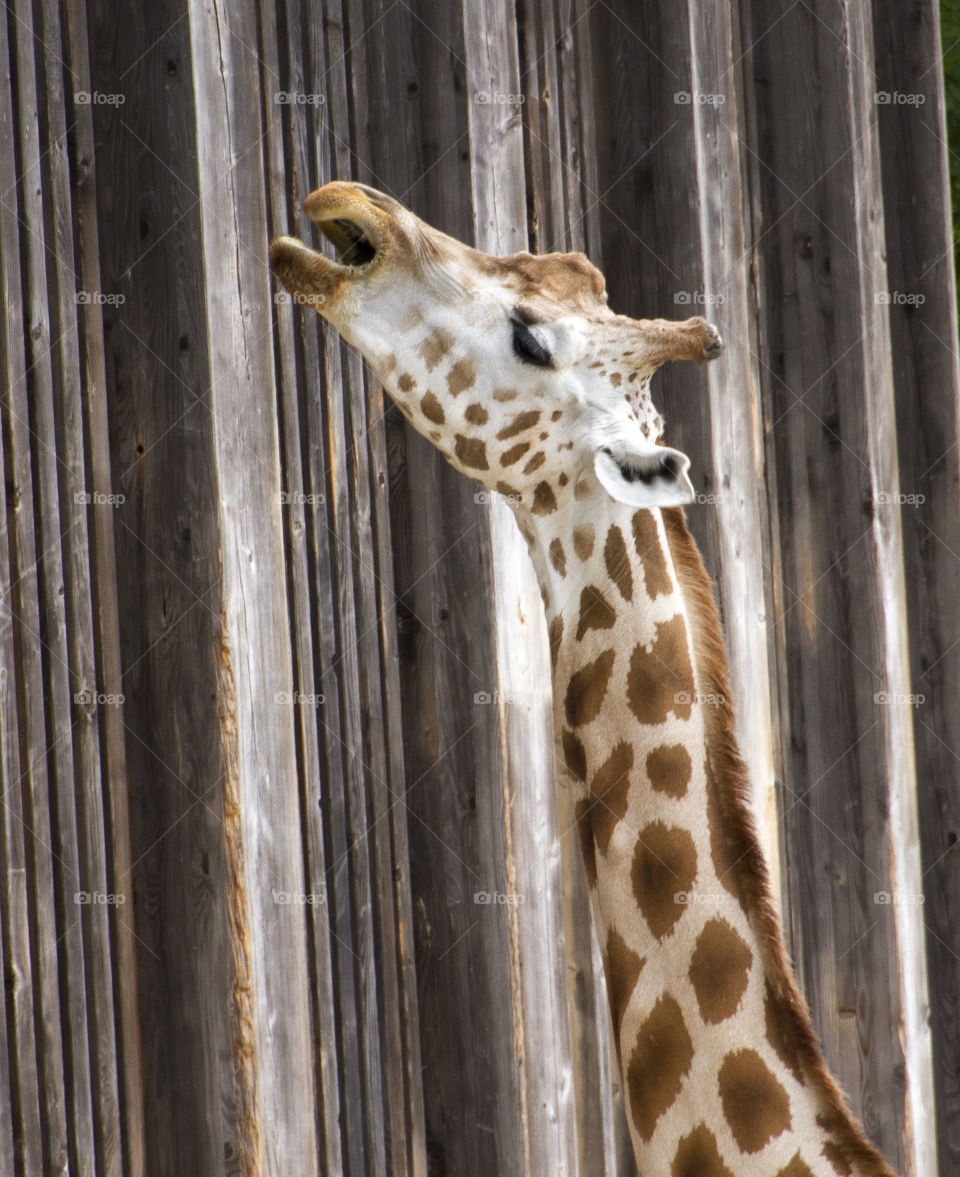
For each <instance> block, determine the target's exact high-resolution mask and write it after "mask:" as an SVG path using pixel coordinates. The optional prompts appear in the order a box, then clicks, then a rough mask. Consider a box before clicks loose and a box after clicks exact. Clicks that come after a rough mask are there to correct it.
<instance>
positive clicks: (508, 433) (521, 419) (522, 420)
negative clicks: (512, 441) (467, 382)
mask: <svg viewBox="0 0 960 1177" xmlns="http://www.w3.org/2000/svg"><path fill="white" fill-rule="evenodd" d="M494 395H496V394H494ZM539 420H540V414H539V413H538V412H537V411H536V409H528V410H527V412H525V413H517V415H516V417H514V419H513V420H512V421H511V422H510V424H509V425H504V427H503V428H502V429H501V430H500V432H499V433H498V434H497V440H498V441H506V440H507V438H508V437H516V436H517V434H518V433H523V431H524V430H525V429H532V428H533V426H534V425H536V423H537V422H538V421H539Z"/></svg>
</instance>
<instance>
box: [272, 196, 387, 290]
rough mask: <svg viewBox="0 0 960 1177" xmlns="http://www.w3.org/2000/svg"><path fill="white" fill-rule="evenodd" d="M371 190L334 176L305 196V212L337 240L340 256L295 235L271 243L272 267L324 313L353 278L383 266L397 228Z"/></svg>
mask: <svg viewBox="0 0 960 1177" xmlns="http://www.w3.org/2000/svg"><path fill="white" fill-rule="evenodd" d="M372 191H373V190H372V189H366V188H365V187H364V186H363V185H360V184H347V183H342V182H336V181H335V182H333V183H330V184H325V185H324V186H323V187H322V188H318V189H317V190H316V192H312V193H311V194H310V195H309V196H308V197H307V199H306V200H305V201H304V204H303V208H304V212H306V214H307V216H308V217H309V218H310V220H311V221H313V223H314V224H315V225H316V226H317V228H318V229H319V230H320V232H321V233H322V234H323V236H324V237H325V238H326V239H327V241H329V242H330V244H331V245H332V246H333V248H334V250H335V255H336V256H335V257H329V256H327V255H326V254H324V253H321V252H319V251H318V250H315V249H312V248H311V247H310V246H309V245H306V244H305V243H304V242H303V241H300V240H299V239H298V238H296V237H278V238H276V239H275V240H274V241H272V242H271V243H270V269H271V270H272V271H273V273H274V274H275V275H276V276H277V278H278V279H279V280H280V282H281V283H282V284H283V285H284V286H285V287H286V289H287V290H288V291H289V292H290V293H291V294H292V295H293V297H294V298H295V299H296V300H297V301H298V302H301V303H304V304H307V305H310V306H313V307H314V309H315V310H318V311H321V313H323V311H324V308H325V307H328V304H329V303H331V302H333V301H336V300H338V299H339V298H340V297H341V296H342V294H343V293H344V290H345V287H346V286H347V285H348V284H350V283H353V282H356V281H358V280H360V279H364V278H366V277H369V275H370V273H371V271H372V270H374V269H375V268H377V267H378V266H379V263H380V261H381V260H382V258H383V256H384V254H385V253H386V251H387V247H388V246H389V244H390V242H391V241H392V238H393V233H392V226H391V215H390V213H389V212H388V211H387V210H386V209H382V208H380V207H378V205H377V204H376V203H374V201H373V200H371V199H370V196H369V195H368V192H371V193H372ZM378 195H379V194H378Z"/></svg>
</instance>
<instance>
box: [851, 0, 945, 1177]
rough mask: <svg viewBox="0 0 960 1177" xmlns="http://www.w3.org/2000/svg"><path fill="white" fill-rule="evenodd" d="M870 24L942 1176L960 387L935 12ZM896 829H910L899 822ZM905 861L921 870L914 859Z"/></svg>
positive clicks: (919, 1087)
mask: <svg viewBox="0 0 960 1177" xmlns="http://www.w3.org/2000/svg"><path fill="white" fill-rule="evenodd" d="M873 16H874V20H873V37H874V59H875V64H876V89H877V93H878V94H879V93H882V94H884V95H886V94H902V95H909V96H915V97H914V98H913V100H912V101H910V102H907V103H895V102H890V103H882V104H878V110H877V133H878V135H879V140H880V154H881V163H882V182H883V202H884V213H885V216H884V228H885V232H884V242H885V246H886V260H887V282H888V287H889V290H890V291H899V292H900V293H901V295H903V296H905V298H904V299H902V300H898V301H896V302H893V301H891V302H889V303H888V304H887V314H888V316H889V324H890V338H891V344H892V351H893V378H894V388H895V395H896V421H895V427H896V438H897V453H898V456H899V466H900V469H899V487H900V491H901V493H903V494H906V495H912V496H914V499H913V500H912V501H913V502H916V503H917V505H916V506H906V507H904V509H903V511H902V513H901V529H902V536H903V549H904V574H905V577H906V583H907V590H908V591H907V601H906V608H907V620H908V625H909V634H910V643H909V645H910V649H909V655H910V666H909V677H910V683H911V693H912V694H915V695H923V697H924V702H923V704H922V706H919V707H917V708H916V710H915V712H914V724H913V738H914V743H915V748H916V779H917V782H918V789H917V793H916V803H917V805H918V806H919V847H920V851H921V853H922V856H923V857H922V864H921V866H920V869H921V871H922V876H921V879H920V880H919V881H918V882H915V881H911V882H910V883H909V884H908V885H907V887H905V889H906V890H913V891H915V892H918V893H919V894H921V895H922V896H923V900H924V902H923V906H922V912H923V917H924V918H923V919H922V920H920V919H918V918H916V916H917V905H913V906H906V907H904V908H903V909H902V910H903V915H904V917H905V920H904V925H905V926H904V928H903V931H902V932H901V940H902V943H901V949H900V961H901V964H900V968H901V973H902V992H903V995H904V1022H905V1025H906V1027H907V1034H906V1047H905V1050H904V1054H905V1061H906V1065H907V1074H908V1077H910V1076H911V1072H912V1073H913V1085H914V1087H915V1090H916V1092H917V1095H916V1097H915V1098H914V1099H913V1101H912V1106H911V1115H912V1117H913V1121H914V1151H915V1161H914V1164H915V1167H916V1171H917V1172H918V1173H924V1172H931V1173H932V1172H936V1171H937V1162H936V1156H935V1150H936V1149H937V1148H938V1146H939V1163H940V1172H941V1173H950V1172H952V1171H953V1170H955V1169H956V1168H957V1167H958V1166H960V1106H958V1100H960V1089H958V1087H957V1085H956V1082H955V1079H954V1076H955V1074H956V1059H957V1057H958V1055H960V1026H958V1022H957V1017H956V1010H957V1008H958V1000H960V993H958V985H960V968H958V965H960V940H958V936H960V932H958V929H960V912H958V911H957V896H958V894H960V875H958V869H960V859H958V857H957V855H956V854H955V853H954V852H953V851H954V846H955V845H956V842H957V838H958V830H960V813H958V811H957V797H958V790H957V784H958V772H960V759H958V753H960V744H958V741H957V737H956V708H955V707H954V706H953V701H955V700H956V699H957V697H958V694H960V619H958V614H957V608H956V574H957V559H958V553H960V525H958V515H957V511H956V504H957V486H958V482H960V473H958V452H957V444H958V438H960V425H958V389H960V379H958V373H957V347H956V324H957V305H956V303H957V299H956V275H955V273H954V267H953V252H952V248H951V245H952V229H951V225H950V199H949V185H948V181H947V147H946V127H945V114H944V101H943V70H942V58H941V45H940V36H939V14H938V8H937V5H935V4H932V3H925V4H919V5H914V6H913V7H912V8H908V9H904V8H903V7H902V6H900V5H896V4H889V3H885V2H882V3H876V4H875V5H874V9H873ZM917 175H924V176H929V177H931V182H929V183H925V184H923V185H921V186H919V187H918V186H917V185H915V184H914V183H912V181H911V179H910V177H911V176H917ZM920 495H922V496H923V501H922V502H919V501H918V498H919V496H920ZM908 803H909V799H908ZM906 816H907V817H908V818H910V817H911V816H912V815H910V814H909V813H908V814H907V815H906ZM901 821H902V819H901ZM891 823H892V824H894V825H895V826H896V825H899V824H901V822H898V816H897V814H896V813H892V814H891ZM902 824H903V825H904V826H905V827H906V831H905V832H906V833H907V834H908V835H909V837H910V840H911V841H913V842H914V845H913V846H910V848H909V849H910V852H911V853H916V849H915V844H916V840H915V834H914V829H913V828H912V827H911V825H910V824H909V822H903V823H902ZM898 865H899V864H898ZM905 866H906V867H907V870H908V871H909V870H911V869H914V870H915V869H916V864H915V863H912V862H911V861H909V860H908V862H907V863H906V864H905ZM908 877H909V876H908ZM925 932H926V963H927V969H926V984H924V968H923V966H924V963H925V962H924V954H923V938H924V933H925ZM925 1001H926V1002H928V1003H929V1005H928V1008H925V1005H924V1002H925ZM928 1022H929V1026H930V1031H931V1032H930V1033H929V1034H928V1033H926V1030H927V1023H928ZM918 1023H919V1025H918ZM931 1039H932V1043H931ZM931 1045H932V1054H933V1074H932V1075H930V1074H929V1072H928V1068H929V1065H930V1061H929V1060H930V1053H931Z"/></svg>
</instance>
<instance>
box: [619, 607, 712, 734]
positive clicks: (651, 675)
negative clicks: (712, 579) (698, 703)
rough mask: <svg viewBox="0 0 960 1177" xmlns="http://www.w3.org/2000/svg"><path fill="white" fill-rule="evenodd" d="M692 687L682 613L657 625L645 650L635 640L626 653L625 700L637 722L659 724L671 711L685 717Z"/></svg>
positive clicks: (690, 705)
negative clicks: (655, 632)
mask: <svg viewBox="0 0 960 1177" xmlns="http://www.w3.org/2000/svg"><path fill="white" fill-rule="evenodd" d="M695 690H696V688H695V686H694V682H693V667H692V666H691V665H690V647H689V643H688V641H687V627H686V624H685V623H684V620H683V616H682V615H681V614H680V613H677V614H676V615H675V616H674V617H672V618H671V619H670V620H669V621H662V622H659V623H658V624H657V636H656V638H655V639H654V643H653V648H652V650H651V651H650V652H649V653H647V651H646V650H645V649H644V647H643V645H642V643H640V642H638V643H637V645H636V647H635V649H634V651H633V653H632V654H631V655H630V673H629V674H628V676H627V701H628V702H629V704H630V710H631V711H632V712H633V714H634V715H635V716H636V717H637V719H638V720H639V722H640V723H647V724H656V723H663V722H664V720H665V719H666V718H667V715H668V714H669V713H670V712H671V711H672V712H673V713H674V715H676V717H677V718H678V719H689V718H690V712H691V710H692V708H693V696H694V692H695Z"/></svg>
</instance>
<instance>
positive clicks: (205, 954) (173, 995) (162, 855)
mask: <svg viewBox="0 0 960 1177" xmlns="http://www.w3.org/2000/svg"><path fill="white" fill-rule="evenodd" d="M186 17H187V8H186V5H185V4H183V3H181V2H180V0H173V2H166V0H161V2H159V3H156V4H151V5H149V6H141V7H139V8H125V9H123V10H118V9H116V8H115V6H113V5H112V4H109V3H100V2H99V0H95V2H92V3H91V4H90V5H89V6H88V18H89V21H90V40H91V53H92V58H91V82H92V88H93V89H95V90H98V91H100V92H101V93H103V94H105V95H116V94H122V96H123V99H124V101H123V103H122V105H112V104H110V103H105V102H104V103H99V104H97V105H96V106H95V108H94V132H95V142H96V143H97V157H96V185H97V208H98V210H99V214H100V217H99V229H100V233H99V242H100V266H101V280H102V283H103V289H104V290H105V291H107V292H110V293H112V294H122V295H123V296H124V298H125V301H124V303H123V305H122V308H117V309H116V310H114V309H112V308H105V309H109V310H110V313H109V314H106V313H105V345H106V370H107V405H108V410H109V419H110V443H111V461H112V468H113V472H114V487H115V489H116V490H117V491H119V492H122V493H123V494H125V495H126V500H125V502H124V503H123V504H122V505H121V506H120V507H119V508H118V509H117V512H116V515H115V527H116V555H117V578H118V584H119V587H120V591H119V616H120V630H121V651H122V660H123V679H122V681H123V692H124V695H125V696H126V702H125V706H124V723H125V734H126V752H127V758H128V771H129V779H130V781H131V784H132V792H131V819H132V820H131V825H132V853H133V859H134V872H133V889H134V894H135V918H136V924H135V928H136V932H137V936H138V961H137V965H138V987H139V1019H140V1032H141V1036H142V1037H141V1040H142V1045H143V1068H144V1075H145V1079H146V1082H145V1087H144V1104H145V1111H144V1117H145V1119H144V1127H143V1132H144V1139H145V1142H146V1167H147V1171H148V1172H149V1173H151V1174H153V1173H157V1174H167V1173H179V1172H186V1171H199V1172H206V1171H210V1172H217V1171H220V1169H221V1168H226V1169H227V1171H228V1172H231V1173H233V1172H236V1171H237V1170H238V1168H239V1164H240V1162H239V1160H238V1158H239V1156H240V1155H241V1148H240V1144H239V1141H238V1131H239V1129H238V1114H237V1103H236V1096H235V1088H234V1075H233V1063H232V1057H231V1049H230V1046H231V1038H230V1027H229V1020H228V1013H229V1009H230V996H231V988H232V983H233V977H232V975H231V969H230V939H229V929H228V925H227V918H226V898H225V891H226V888H225V882H224V880H225V874H226V864H225V856H224V837H223V826H222V821H221V816H222V815H221V798H222V788H221V784H220V782H221V778H222V774H223V771H224V762H223V753H222V746H221V742H220V740H219V738H212V734H215V733H218V731H219V722H218V715H217V711H216V706H215V699H216V690H217V670H218V668H217V664H216V661H215V651H216V648H217V641H218V640H219V636H220V595H219V584H220V575H221V573H220V566H219V558H218V540H219V534H218V528H217V520H218V505H217V496H216V491H215V487H214V478H213V474H214V464H213V461H212V452H213V445H212V438H211V433H212V426H211V420H210V410H209V405H208V397H207V394H208V390H209V386H210V372H209V364H208V358H207V356H208V340H207V316H206V313H205V312H206V295H205V289H204V278H203V272H202V269H201V268H199V267H198V266H197V259H198V258H201V257H202V256H203V255H202V248H201V235H200V223H199V216H198V213H197V199H198V193H197V179H196V172H197V161H196V139H195V113H194V101H195V100H194V94H193V86H192V81H191V67H190V62H191V45H190V30H189V25H188V23H187V19H186ZM157 79H162V83H161V84H162V87H163V94H164V101H163V102H162V103H160V102H158V101H157V93H158V92H157Z"/></svg>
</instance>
